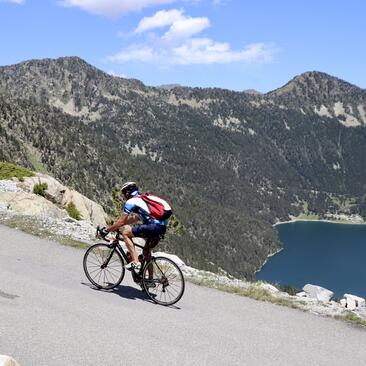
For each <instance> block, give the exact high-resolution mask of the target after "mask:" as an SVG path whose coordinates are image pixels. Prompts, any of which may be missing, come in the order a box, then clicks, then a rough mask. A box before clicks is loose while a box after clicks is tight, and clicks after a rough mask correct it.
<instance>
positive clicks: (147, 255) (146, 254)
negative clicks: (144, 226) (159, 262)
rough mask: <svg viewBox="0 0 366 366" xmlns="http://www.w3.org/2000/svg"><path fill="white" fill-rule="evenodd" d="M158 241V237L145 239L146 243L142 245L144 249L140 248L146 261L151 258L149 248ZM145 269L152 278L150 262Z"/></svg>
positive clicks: (153, 246) (152, 270) (152, 271)
mask: <svg viewBox="0 0 366 366" xmlns="http://www.w3.org/2000/svg"><path fill="white" fill-rule="evenodd" d="M159 241H160V237H150V238H148V239H147V240H146V244H145V246H144V249H143V250H142V254H143V256H144V258H145V261H146V262H147V263H148V262H150V260H151V250H152V249H153V248H155V247H156V246H157V245H158V244H159ZM147 270H148V272H149V279H152V278H153V277H154V268H153V265H152V264H151V263H150V264H149V266H148V269H147Z"/></svg>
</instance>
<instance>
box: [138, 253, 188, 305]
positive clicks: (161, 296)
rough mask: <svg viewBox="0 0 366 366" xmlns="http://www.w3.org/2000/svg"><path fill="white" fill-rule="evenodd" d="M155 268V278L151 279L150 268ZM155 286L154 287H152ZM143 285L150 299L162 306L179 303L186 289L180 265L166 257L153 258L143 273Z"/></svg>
mask: <svg viewBox="0 0 366 366" xmlns="http://www.w3.org/2000/svg"><path fill="white" fill-rule="evenodd" d="M150 265H152V266H153V267H152V268H153V278H152V279H150V278H149V266H150ZM152 284H154V287H152ZM142 285H143V288H144V290H145V292H146V294H147V295H148V296H149V298H150V299H151V300H152V301H154V302H155V303H157V304H160V305H165V306H168V305H173V304H175V303H176V302H178V301H179V300H180V299H181V298H182V296H183V294H184V289H185V281H184V276H183V273H182V271H181V270H180V268H179V267H178V265H177V264H176V263H175V262H173V261H172V260H171V259H169V258H166V257H153V258H152V260H151V261H150V262H149V263H147V264H146V265H145V267H144V270H143V273H142Z"/></svg>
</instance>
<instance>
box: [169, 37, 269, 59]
mask: <svg viewBox="0 0 366 366" xmlns="http://www.w3.org/2000/svg"><path fill="white" fill-rule="evenodd" d="M272 53H273V51H272V50H271V49H270V48H269V47H268V46H266V45H265V44H263V43H255V44H250V45H248V46H246V47H245V48H244V49H243V50H240V51H234V50H232V49H231V47H230V45H229V44H228V43H219V42H214V41H213V40H211V39H209V38H196V39H191V40H189V41H187V42H186V43H184V44H183V45H181V46H180V47H177V48H174V49H173V50H172V54H173V55H174V59H175V63H177V64H181V65H190V64H213V63H231V62H237V61H245V62H268V61H270V60H271V59H272Z"/></svg>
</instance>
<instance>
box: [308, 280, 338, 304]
mask: <svg viewBox="0 0 366 366" xmlns="http://www.w3.org/2000/svg"><path fill="white" fill-rule="evenodd" d="M303 290H304V292H305V293H306V295H307V297H310V298H313V299H317V300H318V301H322V302H329V301H330V299H331V298H332V297H333V296H334V292H332V291H330V290H327V289H326V288H324V287H321V286H316V285H310V284H307V285H305V286H304V287H303Z"/></svg>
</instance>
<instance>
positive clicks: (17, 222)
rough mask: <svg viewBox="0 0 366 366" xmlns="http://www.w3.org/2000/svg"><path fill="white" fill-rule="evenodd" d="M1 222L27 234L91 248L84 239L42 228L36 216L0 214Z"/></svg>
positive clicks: (75, 246)
mask: <svg viewBox="0 0 366 366" xmlns="http://www.w3.org/2000/svg"><path fill="white" fill-rule="evenodd" d="M0 223H1V224H3V225H6V226H8V227H10V228H12V229H18V230H21V231H24V232H25V233H27V234H31V235H33V236H37V237H38V238H42V239H49V240H54V241H57V242H58V243H60V244H62V245H67V246H70V247H73V248H78V249H87V248H89V245H88V244H87V243H84V242H82V241H78V240H74V239H71V238H68V237H65V236H59V235H55V234H54V233H52V232H51V231H48V230H43V229H41V228H40V227H39V226H38V225H37V224H36V222H35V221H34V217H24V216H22V217H18V216H14V217H7V218H4V217H1V216H0Z"/></svg>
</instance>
